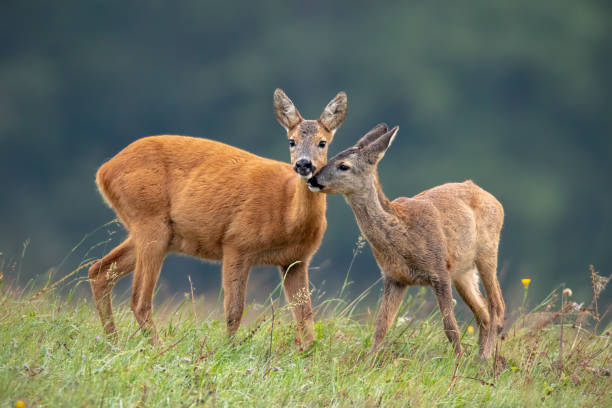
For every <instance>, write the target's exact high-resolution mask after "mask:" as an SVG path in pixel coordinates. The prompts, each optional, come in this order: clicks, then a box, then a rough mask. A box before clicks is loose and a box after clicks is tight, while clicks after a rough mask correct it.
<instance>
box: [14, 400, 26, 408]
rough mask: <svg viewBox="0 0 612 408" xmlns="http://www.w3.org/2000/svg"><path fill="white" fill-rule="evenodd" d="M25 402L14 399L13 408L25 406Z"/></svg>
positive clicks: (23, 407)
mask: <svg viewBox="0 0 612 408" xmlns="http://www.w3.org/2000/svg"><path fill="white" fill-rule="evenodd" d="M25 406H26V404H25V402H23V401H22V400H17V401H15V408H25Z"/></svg>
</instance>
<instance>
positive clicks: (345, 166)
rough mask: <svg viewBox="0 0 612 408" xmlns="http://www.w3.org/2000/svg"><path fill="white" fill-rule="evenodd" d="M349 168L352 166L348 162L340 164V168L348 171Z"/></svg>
mask: <svg viewBox="0 0 612 408" xmlns="http://www.w3.org/2000/svg"><path fill="white" fill-rule="evenodd" d="M348 169H350V167H349V166H347V165H346V164H341V165H339V166H338V170H342V171H347V170H348Z"/></svg>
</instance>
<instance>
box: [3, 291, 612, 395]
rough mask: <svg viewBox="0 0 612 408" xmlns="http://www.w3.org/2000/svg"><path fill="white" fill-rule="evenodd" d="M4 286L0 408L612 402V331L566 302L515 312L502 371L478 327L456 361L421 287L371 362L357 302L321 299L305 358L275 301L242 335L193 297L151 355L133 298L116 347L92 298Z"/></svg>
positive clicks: (369, 318) (259, 310) (365, 316)
mask: <svg viewBox="0 0 612 408" xmlns="http://www.w3.org/2000/svg"><path fill="white" fill-rule="evenodd" d="M81 283H85V282H83V280H81ZM70 285H72V286H74V282H73V283H71V284H70ZM6 286H7V285H6V284H5V286H4V287H1V286H0V291H1V292H0V342H1V344H2V347H1V348H0V406H2V407H5V406H7V407H12V406H15V404H16V402H17V401H23V402H24V404H25V406H27V407H31V406H48V407H60V406H62V407H67V406H75V407H157V406H171V407H192V406H211V407H212V406H261V407H270V406H303V407H311V406H333V407H345V406H360V407H361V406H414V407H431V406H451V407H462V406H465V407H473V406H494V407H505V406H554V407H561V406H565V407H567V406H593V407H604V406H612V391H611V390H610V386H611V385H612V382H611V380H610V376H609V368H610V367H611V366H612V353H611V352H612V348H611V347H610V334H609V329H610V327H609V326H608V328H603V327H599V328H595V326H596V324H597V319H596V318H595V317H594V314H595V313H596V312H595V311H594V310H593V311H589V310H588V308H587V309H585V308H584V307H583V308H582V309H583V311H576V309H577V307H576V305H575V303H573V302H572V301H570V299H571V298H567V297H563V298H562V297H561V294H560V293H553V295H552V296H550V297H549V298H547V299H545V300H544V301H543V302H542V303H541V304H540V305H539V306H538V307H537V308H536V309H535V310H533V311H531V312H529V313H522V312H521V311H520V310H519V311H514V312H512V311H510V313H509V314H510V317H511V319H513V320H514V322H515V323H514V325H513V326H512V327H511V328H510V329H509V330H508V332H507V334H506V338H505V340H503V341H502V340H499V341H498V351H497V355H498V356H503V358H501V357H498V359H497V361H498V364H497V366H496V369H495V371H494V369H493V364H492V360H491V361H489V362H487V363H482V362H480V361H479V358H478V350H477V344H476V339H477V330H476V331H475V332H474V333H471V331H472V330H470V329H469V326H468V324H469V322H467V323H465V324H464V325H463V327H462V330H464V332H463V336H462V344H463V346H464V348H465V353H464V354H463V355H462V356H461V357H460V358H458V359H457V358H456V357H455V356H454V355H453V353H452V352H451V348H450V346H449V344H448V342H447V340H446V337H445V336H444V335H443V332H442V327H441V322H440V318H439V314H438V312H437V311H436V308H433V309H432V310H434V311H433V312H429V311H427V312H423V310H428V305H427V303H428V302H429V301H428V300H427V296H424V295H423V293H424V291H421V292H419V293H418V294H416V295H414V296H409V297H407V298H406V299H405V302H404V305H403V307H402V310H401V312H400V318H399V319H398V322H397V324H396V325H395V326H394V327H393V329H392V330H391V331H390V332H389V334H388V336H387V338H386V340H385V343H384V345H383V348H382V350H381V351H380V353H379V354H378V355H377V356H376V357H375V358H373V356H371V355H369V354H368V352H369V346H370V339H371V335H372V322H373V313H374V311H373V310H372V311H370V310H369V309H367V308H364V309H360V307H359V303H358V302H354V301H353V302H352V301H347V300H327V301H323V302H320V303H319V306H318V308H317V316H318V318H317V323H316V335H317V341H316V343H315V345H314V346H313V347H312V348H311V349H309V350H307V351H300V350H299V347H298V346H296V344H295V339H294V327H293V325H292V323H291V319H290V317H289V313H288V310H287V306H286V305H283V303H282V302H281V300H280V294H279V293H278V292H275V293H274V295H273V296H271V297H270V300H269V301H268V302H266V304H265V305H259V306H257V305H252V307H251V311H250V312H249V313H250V315H252V318H250V319H249V321H247V322H245V323H244V324H243V325H242V327H241V328H240V330H239V332H238V334H237V336H236V338H235V339H233V340H229V339H228V338H227V337H226V335H225V324H224V323H223V322H220V321H219V320H218V318H215V317H216V316H218V310H217V314H213V313H211V314H210V315H204V316H202V315H201V314H200V311H201V310H202V309H203V307H202V304H201V303H202V302H201V299H191V297H190V296H189V295H188V294H186V296H185V299H184V301H183V302H181V303H179V304H177V303H171V302H167V303H165V304H163V305H160V306H158V307H157V315H156V321H157V323H158V328H159V329H160V338H161V344H160V345H157V346H151V345H150V344H149V342H148V338H147V337H146V336H145V335H144V334H143V333H141V332H139V331H138V328H137V325H136V323H135V319H134V318H133V316H132V313H131V311H130V309H129V307H128V305H127V302H125V301H123V302H117V304H116V310H115V316H116V320H117V323H118V328H119V331H120V335H119V339H118V341H117V342H116V343H115V344H111V343H109V342H107V341H106V340H105V339H104V336H102V329H101V325H100V323H99V320H98V316H97V313H96V312H95V308H94V307H93V305H92V303H91V300H90V299H89V298H88V297H87V296H80V297H79V299H76V297H75V298H72V299H70V298H71V293H68V295H67V296H66V293H63V295H62V296H60V295H59V294H58V293H57V292H55V290H48V291H45V292H44V293H43V294H42V295H41V296H39V297H37V298H35V299H33V300H32V299H31V298H32V296H33V294H34V292H35V291H34V290H25V291H24V290H21V291H18V290H16V289H13V288H8V287H6ZM353 300H354V299H353ZM590 302H591V299H588V300H586V304H589V303H590ZM429 306H431V305H429ZM600 308H601V307H600ZM598 313H600V314H603V313H601V311H598ZM413 316H421V317H413ZM560 344H563V346H562V352H560Z"/></svg>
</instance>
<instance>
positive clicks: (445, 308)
mask: <svg viewBox="0 0 612 408" xmlns="http://www.w3.org/2000/svg"><path fill="white" fill-rule="evenodd" d="M432 286H433V290H434V294H435V295H436V299H437V300H438V307H440V313H441V314H442V323H443V325H444V333H445V334H446V337H447V338H448V340H449V341H450V342H451V344H452V345H453V346H454V347H455V353H456V354H459V353H460V352H461V344H460V341H459V326H457V320H455V313H454V311H453V290H452V287H451V282H450V279H447V278H442V279H440V280H438V281H435V282H432Z"/></svg>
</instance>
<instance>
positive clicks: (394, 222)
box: [345, 173, 401, 247]
mask: <svg viewBox="0 0 612 408" xmlns="http://www.w3.org/2000/svg"><path fill="white" fill-rule="evenodd" d="M345 199H346V202H347V203H348V204H349V205H350V206H351V209H352V210H353V213H354V214H355V218H356V220H357V224H358V225H359V229H360V230H361V232H362V233H363V234H364V235H365V237H366V239H367V240H368V242H370V244H372V245H373V246H380V247H384V246H385V245H387V241H388V235H389V233H388V231H389V230H390V229H394V228H398V227H399V226H400V225H401V224H400V220H399V219H398V218H397V216H396V215H395V212H394V211H393V207H392V205H391V202H390V201H389V199H388V198H387V197H386V196H385V193H383V191H382V187H381V186H380V183H379V182H378V175H377V174H376V173H373V174H371V175H369V176H368V180H367V183H366V188H364V189H363V190H361V191H359V192H356V193H352V194H347V195H346V196H345Z"/></svg>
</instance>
